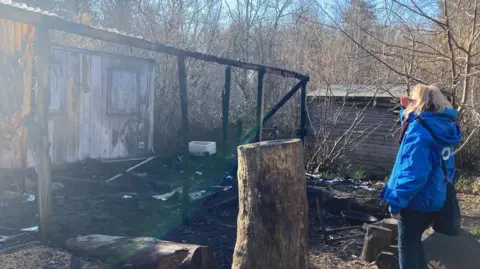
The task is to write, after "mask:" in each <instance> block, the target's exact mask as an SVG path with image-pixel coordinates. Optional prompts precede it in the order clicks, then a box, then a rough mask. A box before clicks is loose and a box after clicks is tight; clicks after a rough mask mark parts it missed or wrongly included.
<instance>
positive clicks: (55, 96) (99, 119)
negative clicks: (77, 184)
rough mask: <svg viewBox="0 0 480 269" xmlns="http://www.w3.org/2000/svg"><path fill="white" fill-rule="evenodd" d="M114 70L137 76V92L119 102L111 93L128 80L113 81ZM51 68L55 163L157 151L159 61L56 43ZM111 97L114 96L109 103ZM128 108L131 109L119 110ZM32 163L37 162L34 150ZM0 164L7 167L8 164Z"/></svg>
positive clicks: (51, 117) (52, 135) (30, 159)
mask: <svg viewBox="0 0 480 269" xmlns="http://www.w3.org/2000/svg"><path fill="white" fill-rule="evenodd" d="M112 68H114V69H118V70H119V71H120V72H132V73H135V74H136V75H135V76H134V77H135V79H134V80H132V81H134V82H136V83H132V87H133V88H134V89H135V92H136V93H137V94H134V95H132V94H131V93H130V95H129V96H127V97H125V98H124V99H121V100H120V99H119V98H116V96H117V95H115V93H111V92H110V89H114V90H116V89H118V88H120V87H123V86H124V85H125V84H128V83H129V81H126V80H124V79H115V78H118V77H117V76H113V75H112V74H113V71H112ZM50 71H51V72H50V73H51V80H50V84H51V85H50V88H51V103H50V115H49V122H48V129H49V130H48V131H49V140H50V142H51V147H50V156H51V158H52V163H53V164H54V165H59V164H65V163H71V162H76V161H80V160H83V159H85V158H87V157H90V158H94V159H118V158H126V157H139V156H146V155H148V154H149V153H151V152H152V151H153V106H154V79H155V78H154V76H155V63H154V62H153V61H152V60H149V59H141V58H134V57H127V56H120V55H113V54H105V53H99V52H92V51H86V50H79V49H74V48H67V47H61V46H54V47H52V58H51V69H50ZM116 74H118V73H116ZM110 77H113V79H112V80H111V79H110ZM125 82H128V83H125ZM110 84H112V86H113V87H110ZM124 94H128V92H124ZM118 96H121V94H119V95H118ZM115 98H116V99H115ZM111 99H112V100H113V99H115V100H113V101H112V102H111V103H110V105H109V100H111ZM112 104H114V105H115V107H114V106H112ZM125 107H127V108H132V109H131V110H129V111H119V110H121V109H122V108H125ZM115 108H116V110H115V111H113V110H114V109H115ZM133 109H135V110H133ZM4 159H5V158H4ZM28 163H29V166H34V158H33V156H32V151H31V150H30V148H29V150H28ZM1 165H2V166H3V167H6V168H8V167H9V164H8V163H7V162H3V163H2V164H1Z"/></svg>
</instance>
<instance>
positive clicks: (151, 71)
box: [148, 62, 156, 152]
mask: <svg viewBox="0 0 480 269" xmlns="http://www.w3.org/2000/svg"><path fill="white" fill-rule="evenodd" d="M155 66H156V65H155V64H154V63H151V62H150V63H148V67H149V68H148V74H149V80H148V81H149V84H148V92H149V99H148V102H149V104H148V115H149V125H148V128H149V134H148V150H149V152H154V145H153V144H154V133H155V122H154V114H155V98H156V94H155V74H156V68H155Z"/></svg>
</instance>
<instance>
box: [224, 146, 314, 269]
mask: <svg viewBox="0 0 480 269" xmlns="http://www.w3.org/2000/svg"><path fill="white" fill-rule="evenodd" d="M272 156H275V158H272ZM305 190H306V180H305V168H304V163H303V147H302V142H301V141H300V140H299V139H292V140H278V141H265V142H260V143H255V144H248V145H242V146H239V147H238V195H239V197H238V198H239V213H238V220H237V242H236V245H235V251H234V255H233V265H232V269H271V268H277V269H292V268H295V269H306V268H307V244H308V208H307V207H308V205H307V196H306V191H305Z"/></svg>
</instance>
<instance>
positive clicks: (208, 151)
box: [188, 141, 217, 156]
mask: <svg viewBox="0 0 480 269" xmlns="http://www.w3.org/2000/svg"><path fill="white" fill-rule="evenodd" d="M188 151H189V152H190V154H191V155H195V156H208V155H213V154H215V153H217V143H215V142H213V141H191V142H190V143H188Z"/></svg>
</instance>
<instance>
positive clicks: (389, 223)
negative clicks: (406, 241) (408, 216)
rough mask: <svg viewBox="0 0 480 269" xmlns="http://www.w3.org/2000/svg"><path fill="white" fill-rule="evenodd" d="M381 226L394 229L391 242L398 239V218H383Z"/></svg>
mask: <svg viewBox="0 0 480 269" xmlns="http://www.w3.org/2000/svg"><path fill="white" fill-rule="evenodd" d="M380 226H382V227H384V228H387V229H390V230H391V231H392V241H391V242H390V243H391V244H394V243H395V242H396V241H397V240H398V220H396V219H393V218H389V219H383V220H382V223H381V224H380Z"/></svg>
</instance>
